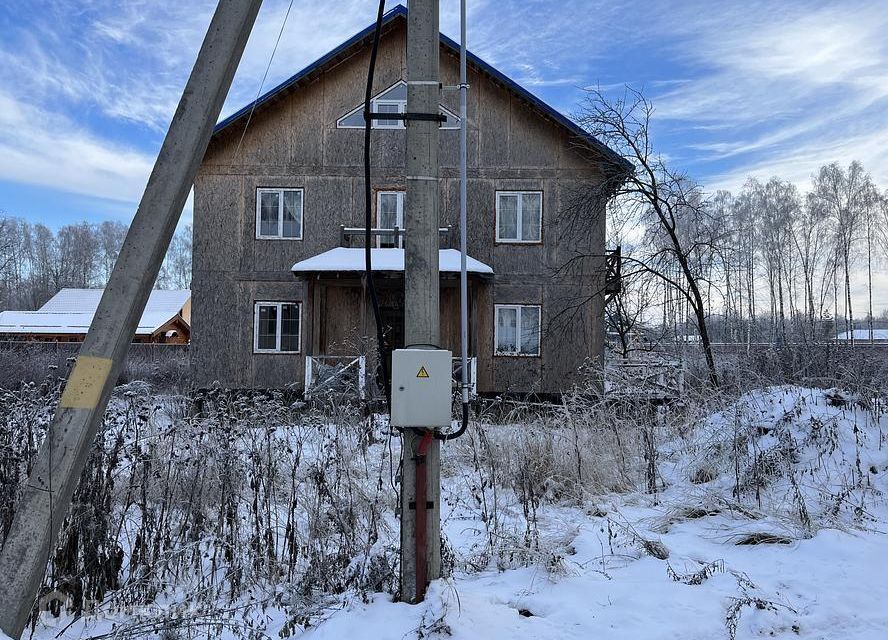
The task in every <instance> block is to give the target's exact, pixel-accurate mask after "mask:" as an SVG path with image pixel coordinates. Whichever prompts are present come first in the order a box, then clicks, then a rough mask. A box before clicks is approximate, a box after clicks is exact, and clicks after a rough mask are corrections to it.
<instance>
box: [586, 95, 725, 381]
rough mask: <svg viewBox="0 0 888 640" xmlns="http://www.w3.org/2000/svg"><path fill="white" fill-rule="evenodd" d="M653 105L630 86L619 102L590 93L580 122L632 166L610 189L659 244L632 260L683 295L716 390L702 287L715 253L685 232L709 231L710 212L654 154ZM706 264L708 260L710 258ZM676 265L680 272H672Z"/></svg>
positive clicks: (692, 189) (695, 189) (686, 182)
mask: <svg viewBox="0 0 888 640" xmlns="http://www.w3.org/2000/svg"><path fill="white" fill-rule="evenodd" d="M652 114H653V106H652V105H651V103H650V102H648V100H647V99H646V98H645V97H644V96H643V95H642V94H641V92H639V91H636V90H633V89H630V88H627V89H626V91H625V92H624V94H623V96H622V97H621V98H619V99H617V100H610V99H608V98H607V97H606V96H605V95H604V94H603V93H602V92H601V91H600V90H597V89H592V90H589V91H588V94H587V96H586V99H585V100H584V102H583V104H582V106H581V109H580V112H579V113H578V114H577V121H578V122H579V124H580V125H581V126H582V127H583V128H584V129H585V130H586V131H588V132H589V133H590V134H592V135H593V136H595V137H596V138H597V139H598V140H600V141H601V142H603V143H605V144H606V145H608V146H609V147H610V148H611V149H613V150H614V151H616V152H617V153H618V154H620V155H621V156H622V157H623V158H624V159H626V160H627V161H628V162H629V163H631V164H632V166H633V167H634V169H635V170H634V171H633V172H632V173H631V174H629V175H628V176H625V175H622V174H621V175H619V176H614V178H613V181H612V183H611V184H610V185H609V188H610V190H612V191H613V193H614V194H615V195H616V197H617V202H618V203H619V205H620V206H621V207H624V208H625V209H626V210H629V211H631V212H632V213H633V215H634V217H635V218H636V219H638V220H639V221H640V222H642V223H645V222H648V223H650V224H651V227H650V229H651V234H650V235H649V238H651V239H654V238H657V239H659V240H662V241H663V242H658V244H657V246H656V247H655V248H653V249H652V251H651V252H650V253H649V254H648V255H646V256H645V257H644V259H635V258H633V259H630V260H629V262H631V263H632V264H634V265H635V267H636V268H637V269H639V270H641V271H646V272H648V273H651V274H653V275H656V276H657V277H659V278H660V279H662V280H664V281H666V282H667V283H668V284H669V285H670V286H672V287H674V288H675V290H676V291H678V292H680V294H681V296H682V298H683V300H684V301H685V302H686V303H687V304H688V306H689V307H690V309H691V312H692V314H693V317H694V319H695V321H696V325H697V330H698V332H699V335H700V342H701V346H702V347H703V352H704V355H705V358H706V364H707V367H708V370H709V379H710V382H711V384H712V385H713V386H718V373H717V371H716V367H715V359H714V357H713V353H712V345H711V341H710V338H709V331H708V327H707V323H706V318H707V309H708V307H707V304H706V300H705V299H704V294H703V292H702V287H703V286H704V285H705V284H706V275H705V274H703V273H701V272H700V268H699V266H700V265H701V264H702V263H703V262H704V256H708V255H710V254H711V251H712V249H713V244H712V243H711V242H710V240H711V238H706V237H694V236H693V235H691V234H690V233H686V230H691V229H694V230H696V231H699V230H700V229H701V228H704V227H708V222H709V221H708V214H707V210H706V205H705V202H704V200H703V198H702V194H701V191H700V189H699V187H698V186H697V185H696V184H695V183H693V182H692V181H691V180H689V179H688V177H687V176H685V175H683V174H681V173H678V172H675V171H673V170H672V169H671V168H670V167H668V166H667V165H666V163H665V162H664V161H663V159H662V157H661V156H660V155H659V154H657V153H656V152H655V151H654V148H653V144H652V142H651V137H650V121H651V115H652ZM705 260H708V258H706V259H705ZM670 266H675V268H676V269H675V270H676V273H675V274H674V275H673V274H672V272H671V271H669V267H670Z"/></svg>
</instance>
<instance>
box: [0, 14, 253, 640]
mask: <svg viewBox="0 0 888 640" xmlns="http://www.w3.org/2000/svg"><path fill="white" fill-rule="evenodd" d="M261 4H262V0H220V1H219V5H218V7H217V8H216V13H215V15H214V16H213V19H212V22H211V23H210V27H209V30H208V31H207V35H206V37H205V38H204V41H203V44H202V45H201V48H200V52H199V53H198V55H197V61H196V62H195V63H194V68H193V69H192V71H191V76H190V77H189V78H188V83H187V84H186V85H185V91H184V92H183V94H182V99H181V100H180V101H179V106H178V108H177V109H176V113H175V115H174V116H173V120H172V122H171V123H170V128H169V131H168V132H167V135H166V138H165V139H164V141H163V146H161V148H160V153H159V155H158V156H157V162H156V163H155V164H154V170H153V171H152V172H151V176H150V177H149V178H148V184H147V186H146V187H145V193H144V195H143V196H142V201H141V202H140V203H139V208H138V210H137V211H136V215H135V218H133V222H132V225H131V226H130V229H129V232H128V233H127V235H126V241H125V242H124V244H123V248H122V249H121V251H120V256H119V257H118V259H117V263H116V264H115V265H114V271H113V272H112V274H111V279H110V280H109V281H108V286H107V287H105V293H104V294H103V295H102V300H101V302H100V303H99V308H98V310H97V311H96V315H95V317H94V318H93V322H92V325H91V326H90V328H89V333H88V334H87V336H86V339H85V340H84V342H83V346H82V347H81V348H80V354H79V355H78V357H77V362H76V364H75V365H74V369H73V370H72V371H71V374H70V376H69V377H68V382H67V385H66V386H65V391H64V393H63V394H62V397H61V400H60V401H59V407H58V409H57V410H56V414H55V416H54V417H53V420H52V423H51V424H50V427H49V432H48V433H47V435H46V439H45V441H44V442H43V445H42V446H41V448H40V451H39V453H38V455H37V460H36V463H35V466H34V469H33V471H32V472H31V475H30V477H29V478H28V482H27V484H26V485H25V487H24V490H23V492H22V498H21V501H20V502H19V504H18V507H17V508H16V513H15V518H14V519H13V522H12V528H11V529H10V532H9V536H8V537H7V538H6V543H5V544H4V546H3V550H2V552H0V629H2V630H3V631H4V632H5V633H6V634H7V635H10V636H12V637H13V638H18V637H19V636H20V635H21V633H22V630H23V629H24V628H25V624H26V622H27V619H28V615H29V614H30V612H31V609H32V607H33V605H34V602H35V599H36V596H37V593H38V591H39V589H40V584H41V582H42V580H43V575H44V572H45V570H46V565H47V559H48V558H49V556H50V554H51V552H52V550H53V549H54V547H55V544H56V539H57V537H58V534H59V530H60V528H61V525H62V520H63V519H64V518H65V515H66V514H67V512H68V507H69V506H70V503H71V496H72V494H73V492H74V488H75V485H76V484H77V481H78V480H79V478H80V474H81V472H82V471H83V467H84V465H85V463H86V459H87V454H88V452H89V449H90V446H91V445H92V442H93V440H94V438H95V435H96V430H97V427H98V425H99V424H100V422H101V420H102V415H103V414H104V412H105V407H106V405H107V404H108V399H109V397H110V396H111V390H112V389H113V387H114V382H115V380H116V379H117V376H118V373H119V371H120V367H121V365H122V364H123V361H124V358H125V357H126V352H127V349H128V348H129V345H130V342H132V339H133V335H134V334H135V331H136V326H137V323H138V321H139V318H140V317H141V316H142V312H143V311H144V309H145V303H146V302H147V300H148V295H149V294H150V293H151V288H152V287H153V286H154V281H155V279H156V278H157V273H158V271H159V270H160V265H161V262H162V261H163V258H164V255H165V254H166V251H167V248H168V247H169V244H170V239H171V238H172V236H173V233H174V232H175V229H176V224H177V222H178V220H179V214H180V213H181V211H182V207H183V206H184V204H185V199H186V198H187V197H188V192H189V190H190V189H191V184H192V182H193V181H194V175H195V173H197V169H198V166H199V165H200V162H201V160H202V159H203V156H204V154H205V153H206V150H207V145H208V144H209V140H210V136H211V135H212V133H213V126H214V125H215V123H216V120H217V119H218V117H219V112H220V111H221V110H222V104H223V103H224V102H225V97H226V95H227V94H228V89H229V87H230V86H231V80H232V78H233V77H234V72H235V70H236V69H237V65H238V63H239V62H240V58H241V54H242V53H243V50H244V46H245V45H246V42H247V38H248V37H249V35H250V31H251V30H252V28H253V23H254V22H255V20H256V14H257V13H258V12H259V7H260V5H261Z"/></svg>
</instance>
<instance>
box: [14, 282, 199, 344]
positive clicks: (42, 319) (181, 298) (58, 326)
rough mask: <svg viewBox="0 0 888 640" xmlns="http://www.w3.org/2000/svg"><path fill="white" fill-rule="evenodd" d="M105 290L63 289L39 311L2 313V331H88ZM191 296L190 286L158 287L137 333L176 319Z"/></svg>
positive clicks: (54, 332)
mask: <svg viewBox="0 0 888 640" xmlns="http://www.w3.org/2000/svg"><path fill="white" fill-rule="evenodd" d="M102 293H103V290H102V289H62V290H61V291H59V292H58V293H57V294H56V295H55V296H53V297H52V298H51V299H50V300H49V301H48V302H47V303H46V304H44V305H43V306H42V307H40V309H39V310H37V311H3V312H0V333H49V334H56V333H71V334H84V333H86V332H87V331H88V330H89V326H90V324H91V323H92V319H93V316H94V315H95V313H96V309H98V306H99V301H100V300H101V298H102ZM190 297H191V291H189V290H188V289H183V290H177V291H160V290H154V291H152V292H151V294H150V296H149V297H148V303H147V304H146V306H145V311H144V313H143V314H142V317H141V318H140V319H139V326H138V328H137V329H136V335H151V334H152V333H154V332H155V331H157V330H158V329H159V328H160V327H162V326H163V325H164V324H166V323H167V322H169V321H170V320H172V319H173V318H175V317H176V316H177V315H178V314H179V313H180V311H181V310H182V308H183V307H184V306H185V305H186V304H187V302H188V300H189V298H190Z"/></svg>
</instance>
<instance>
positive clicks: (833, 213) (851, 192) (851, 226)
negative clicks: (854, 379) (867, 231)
mask: <svg viewBox="0 0 888 640" xmlns="http://www.w3.org/2000/svg"><path fill="white" fill-rule="evenodd" d="M877 196H878V193H877V192H876V189H875V186H874V185H873V182H872V180H871V178H870V176H869V174H867V173H866V171H865V170H864V168H863V165H862V164H860V163H859V162H857V161H856V160H855V161H854V162H852V163H851V164H850V165H849V166H848V170H847V171H845V170H844V169H842V168H841V167H840V166H839V165H838V163H835V162H834V163H832V164H828V165H826V166H824V167H821V168H820V171H819V172H818V173H817V175H815V176H814V182H813V189H812V192H811V203H812V204H813V205H814V206H816V207H818V208H819V209H820V211H821V212H822V214H823V215H826V216H829V217H830V218H831V219H832V221H833V223H834V225H835V234H836V244H837V253H838V257H839V259H840V261H841V266H842V270H843V276H844V304H845V328H846V330H847V331H848V332H849V338H850V340H851V344H854V311H853V308H852V304H851V271H852V267H853V263H854V248H855V247H856V246H857V243H858V242H859V241H860V239H861V229H860V225H861V222H862V221H863V220H864V219H865V216H866V215H867V212H868V211H869V210H870V209H871V208H872V207H873V206H874V205H875V202H876V200H877ZM837 311H838V309H837Z"/></svg>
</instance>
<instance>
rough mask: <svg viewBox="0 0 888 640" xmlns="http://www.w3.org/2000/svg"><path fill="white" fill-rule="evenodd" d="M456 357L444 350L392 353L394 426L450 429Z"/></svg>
mask: <svg viewBox="0 0 888 640" xmlns="http://www.w3.org/2000/svg"><path fill="white" fill-rule="evenodd" d="M452 387H453V354H452V353H451V352H450V351H445V350H443V349H397V350H395V351H393V352H392V421H391V422H392V425H393V426H395V427H427V428H435V427H449V426H450V409H451V402H452V397H451V393H452Z"/></svg>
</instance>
